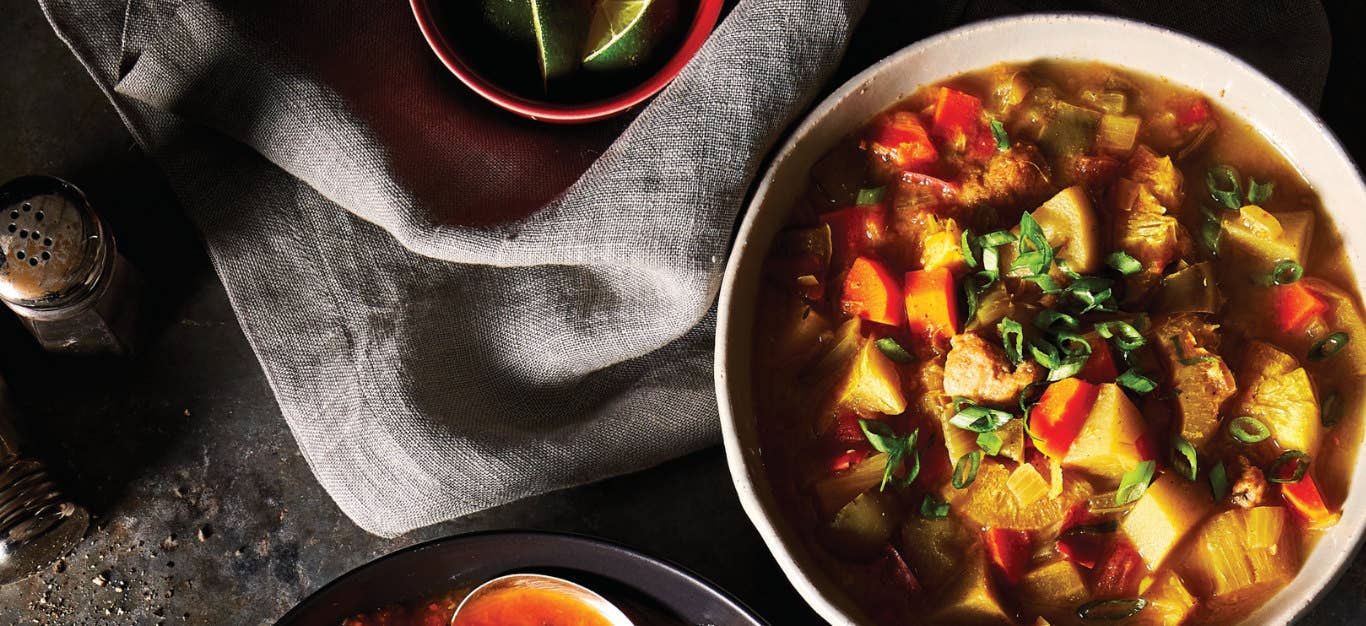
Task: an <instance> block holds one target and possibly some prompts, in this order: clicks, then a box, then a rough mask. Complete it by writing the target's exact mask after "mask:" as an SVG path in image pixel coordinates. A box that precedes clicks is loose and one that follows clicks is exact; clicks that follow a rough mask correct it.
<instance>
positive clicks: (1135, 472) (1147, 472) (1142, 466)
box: [1115, 461, 1157, 506]
mask: <svg viewBox="0 0 1366 626" xmlns="http://www.w3.org/2000/svg"><path fill="white" fill-rule="evenodd" d="M1156 471H1157V463H1155V462H1153V461H1144V462H1142V463H1139V464H1138V466H1137V467H1135V468H1133V469H1131V470H1129V471H1127V472H1124V476H1122V477H1120V479H1119V489H1118V490H1116V491H1115V504H1118V505H1121V506H1123V505H1125V504H1129V503H1130V502H1137V501H1138V499H1139V498H1142V497H1143V493H1144V492H1145V491H1147V490H1148V483H1150V482H1152V480H1153V474H1154V473H1155V472H1156Z"/></svg>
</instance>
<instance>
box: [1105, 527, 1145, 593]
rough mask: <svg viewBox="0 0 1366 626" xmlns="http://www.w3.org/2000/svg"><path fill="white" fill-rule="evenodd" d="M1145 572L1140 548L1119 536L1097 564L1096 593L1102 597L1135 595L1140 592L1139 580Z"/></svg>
mask: <svg viewBox="0 0 1366 626" xmlns="http://www.w3.org/2000/svg"><path fill="white" fill-rule="evenodd" d="M1145 574H1147V570H1146V569H1145V568H1144V566H1143V557H1142V556H1141V555H1140V554H1139V553H1138V549H1137V548H1135V547H1134V546H1133V544H1131V543H1129V541H1128V540H1127V539H1125V538H1124V537H1121V536H1117V537H1115V538H1114V541H1112V542H1111V543H1110V548H1109V549H1108V550H1106V551H1105V556H1104V557H1101V560H1100V563H1099V565H1097V566H1096V585H1095V589H1096V590H1095V594H1094V595H1095V597H1096V598H1100V599H1113V598H1129V597H1133V596H1135V595H1137V594H1138V585H1139V582H1140V581H1141V580H1142V579H1143V576H1144V575H1145Z"/></svg>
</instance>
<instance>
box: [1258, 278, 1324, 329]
mask: <svg viewBox="0 0 1366 626" xmlns="http://www.w3.org/2000/svg"><path fill="white" fill-rule="evenodd" d="M1271 309H1272V311H1273V312H1274V315H1273V319H1275V321H1276V327H1277V328H1280V329H1281V331H1282V332H1287V333H1293V332H1298V331H1300V330H1302V329H1304V327H1305V326H1308V325H1309V322H1311V321H1313V320H1314V318H1317V317H1318V316H1320V315H1323V314H1324V312H1326V311H1327V310H1328V303H1327V302H1324V301H1323V298H1320V297H1319V296H1318V294H1316V293H1314V292H1313V291H1310V289H1309V288H1308V287H1306V286H1304V283H1290V284H1289V285H1280V286H1278V287H1272V288H1271Z"/></svg>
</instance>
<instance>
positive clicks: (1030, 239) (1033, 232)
mask: <svg viewBox="0 0 1366 626" xmlns="http://www.w3.org/2000/svg"><path fill="white" fill-rule="evenodd" d="M1019 252H1020V255H1019V257H1017V258H1016V259H1015V263H1013V264H1012V265H1011V267H1010V268H1011V269H1016V268H1021V267H1023V268H1026V269H1028V270H1029V273H1030V275H1033V276H1037V275H1039V274H1047V273H1048V269H1049V268H1050V267H1052V266H1053V247H1052V246H1050V245H1048V237H1047V236H1045V235H1044V232H1043V228H1042V227H1041V226H1039V222H1037V221H1035V219H1034V216H1032V215H1030V214H1028V213H1025V214H1023V215H1021V216H1020V240H1019Z"/></svg>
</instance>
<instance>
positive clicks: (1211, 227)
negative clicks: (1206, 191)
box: [1200, 209, 1224, 257]
mask: <svg viewBox="0 0 1366 626" xmlns="http://www.w3.org/2000/svg"><path fill="white" fill-rule="evenodd" d="M1200 216H1201V219H1200V243H1203V244H1204V245H1205V252H1208V253H1209V255H1210V256H1212V257H1217V256H1219V239H1220V238H1221V237H1223V234H1224V227H1223V225H1222V224H1220V223H1219V217H1218V216H1216V215H1215V214H1214V212H1213V211H1210V210H1209V209H1200Z"/></svg>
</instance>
